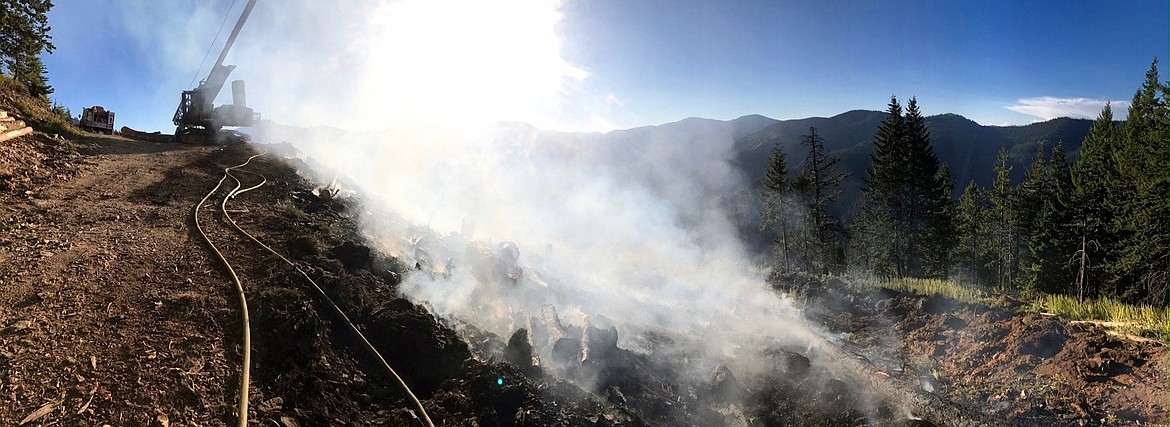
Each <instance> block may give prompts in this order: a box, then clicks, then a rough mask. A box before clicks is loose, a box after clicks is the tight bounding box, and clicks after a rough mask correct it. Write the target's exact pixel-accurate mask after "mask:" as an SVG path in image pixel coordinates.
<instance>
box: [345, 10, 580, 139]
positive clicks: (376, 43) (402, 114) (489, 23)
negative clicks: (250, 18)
mask: <svg viewBox="0 0 1170 427" xmlns="http://www.w3.org/2000/svg"><path fill="white" fill-rule="evenodd" d="M558 7H559V5H558V4H557V2H554V1H491V2H485V1H476V0H472V1H459V0H440V1H435V0H407V1H401V2H384V3H382V4H381V5H379V6H378V7H377V8H375V9H374V10H373V11H372V13H371V14H370V15H369V21H368V25H369V26H368V28H367V30H368V31H366V32H365V38H363V39H360V40H355V41H354V43H353V44H352V45H351V46H353V47H352V48H351V49H364V50H365V51H364V52H351V53H354V54H357V55H360V56H364V57H365V59H366V64H365V67H364V69H363V71H362V72H361V73H360V75H359V79H360V82H359V87H360V88H361V90H362V95H361V99H360V102H361V103H362V104H364V105H366V106H369V107H370V108H371V109H374V110H376V111H382V112H385V113H388V117H387V116H382V117H380V118H381V119H383V120H384V119H386V118H391V119H392V120H394V121H396V122H400V123H401V122H403V121H405V122H407V123H409V124H413V125H434V124H451V123H456V124H461V125H467V124H479V123H490V122H498V121H507V120H525V119H529V118H532V117H542V116H544V117H547V116H550V115H555V114H556V110H557V109H558V105H557V104H558V102H559V100H561V99H562V98H563V95H564V93H565V91H566V85H568V84H571V83H572V82H574V81H579V80H582V79H584V78H585V77H586V76H587V73H586V72H585V71H583V70H581V69H579V68H577V67H574V66H572V65H570V64H568V63H567V62H565V60H564V59H563V58H562V57H561V52H560V39H559V37H558V34H557V31H556V28H557V24H558V23H559V22H560V20H561V14H560V12H559V11H558Z"/></svg>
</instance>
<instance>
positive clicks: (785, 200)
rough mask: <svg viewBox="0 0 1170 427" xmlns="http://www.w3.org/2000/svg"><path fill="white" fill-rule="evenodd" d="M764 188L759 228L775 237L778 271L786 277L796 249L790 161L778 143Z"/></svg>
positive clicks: (773, 149) (769, 163) (765, 175)
mask: <svg viewBox="0 0 1170 427" xmlns="http://www.w3.org/2000/svg"><path fill="white" fill-rule="evenodd" d="M762 184H763V185H762V186H763V188H762V189H761V190H760V194H759V198H760V205H761V206H762V211H761V212H760V226H761V228H762V229H763V230H764V231H770V232H772V233H773V234H772V252H773V254H775V256H776V267H777V270H779V271H780V272H783V273H787V272H788V271H789V268H790V267H791V266H792V263H791V259H790V258H789V255H790V254H791V252H792V248H793V247H794V245H793V242H792V241H791V239H790V237H791V236H790V235H791V234H792V230H791V228H792V227H791V220H790V219H789V218H790V216H791V215H790V212H789V211H790V209H789V205H790V202H789V199H790V196H791V193H792V186H791V183H789V182H788V159H787V157H786V156H785V155H784V150H783V149H782V148H781V147H780V144H779V143H777V144H776V145H774V146H773V147H772V155H771V157H769V158H768V167H767V169H766V170H765V171H764V178H763V182H762Z"/></svg>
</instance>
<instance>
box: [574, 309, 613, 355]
mask: <svg viewBox="0 0 1170 427" xmlns="http://www.w3.org/2000/svg"><path fill="white" fill-rule="evenodd" d="M581 341H582V343H581V347H582V348H583V351H584V353H585V359H593V358H603V357H605V356H606V355H608V354H609V353H610V352H612V351H614V350H617V342H618V333H617V328H616V327H614V326H613V322H611V321H610V320H609V319H608V318H606V317H605V316H600V315H598V316H589V317H587V318H585V328H584V333H582V334H581Z"/></svg>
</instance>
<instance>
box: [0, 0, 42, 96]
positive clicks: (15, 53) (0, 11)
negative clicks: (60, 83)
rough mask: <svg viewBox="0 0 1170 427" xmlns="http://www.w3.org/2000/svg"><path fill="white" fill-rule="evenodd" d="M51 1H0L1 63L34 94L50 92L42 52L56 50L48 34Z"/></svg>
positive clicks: (39, 94) (40, 94)
mask: <svg viewBox="0 0 1170 427" xmlns="http://www.w3.org/2000/svg"><path fill="white" fill-rule="evenodd" d="M52 8H53V2H52V1H50V0H9V1H5V2H0V64H2V65H3V66H4V69H5V70H6V72H7V73H8V74H9V75H10V76H12V78H13V79H15V80H16V81H18V82H21V83H23V84H24V85H25V86H26V87H28V89H29V93H30V94H32V95H33V96H47V95H48V94H50V93H53V88H52V87H51V86H49V84H48V79H47V77H46V76H45V74H46V73H45V67H44V64H43V63H42V62H41V58H40V54H41V52H45V53H52V52H53V50H54V49H55V46H53V43H52V41H51V40H52V36H50V35H49V31H50V30H51V28H50V27H49V10H50V9H52Z"/></svg>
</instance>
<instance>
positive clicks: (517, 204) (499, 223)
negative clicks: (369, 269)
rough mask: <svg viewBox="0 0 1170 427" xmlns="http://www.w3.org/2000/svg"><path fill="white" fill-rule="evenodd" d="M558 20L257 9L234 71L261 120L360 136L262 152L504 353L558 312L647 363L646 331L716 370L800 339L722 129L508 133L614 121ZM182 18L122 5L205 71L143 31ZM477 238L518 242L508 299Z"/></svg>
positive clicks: (517, 4) (414, 294) (296, 137)
mask: <svg viewBox="0 0 1170 427" xmlns="http://www.w3.org/2000/svg"><path fill="white" fill-rule="evenodd" d="M241 3H242V2H241ZM187 6H190V8H191V9H195V10H201V12H199V13H198V14H197V16H200V17H203V18H201V19H203V20H205V21H208V22H210V23H213V24H210V25H209V29H208V30H207V31H193V32H192V34H199V35H200V37H194V38H195V39H198V40H206V39H207V38H209V37H210V34H212V33H214V31H213V29H214V27H215V26H216V25H218V23H217V22H214V20H209V19H208V17H209V16H217V15H218V16H222V10H223V9H224V8H226V6H227V4H226V3H222V2H220V3H215V4H213V5H212V6H213V7H215V8H218V9H219V10H218V11H217V12H216V13H210V12H208V11H207V10H206V9H207V8H208V6H203V7H196V6H195V5H193V4H190V3H188V4H187ZM155 7H159V8H168V10H158V9H153V8H155ZM238 7H239V6H237V8H238ZM557 7H558V5H557V4H556V2H530V1H509V2H479V1H432V0H425V1H423V0H419V1H413V0H410V1H394V2H390V1H382V2H378V3H376V4H375V3H373V2H367V1H350V2H344V1H343V2H318V1H309V0H299V1H282V2H265V1H263V0H262V2H261V4H260V5H259V6H257V8H256V11H255V12H254V14H253V17H252V18H251V20H250V21H249V22H248V24H247V26H246V27H245V30H244V32H243V33H242V34H241V36H240V39H239V40H238V41H237V44H236V47H235V50H234V53H233V54H232V55H231V56H229V61H228V62H229V63H233V64H237V65H239V67H240V68H239V70H238V71H237V72H236V74H235V75H233V78H244V79H246V80H247V81H248V86H249V100H250V101H252V106H253V107H254V108H256V109H257V110H258V111H260V112H262V113H263V114H265V116H266V117H267V118H270V119H272V120H274V121H276V122H280V123H284V124H288V125H298V126H315V125H331V126H336V127H339V128H348V129H357V130H364V131H366V132H363V133H352V132H340V131H339V132H326V131H323V130H321V129H318V132H302V133H292V134H286V136H285V137H283V138H276V137H275V136H274V135H275V134H269V137H270V138H272V139H270V140H269V141H264V142H280V141H281V140H287V141H288V142H290V143H292V144H294V145H296V146H297V147H298V148H300V149H301V150H303V151H304V152H305V153H307V154H308V155H309V156H310V157H312V158H313V159H314V160H316V161H318V162H321V163H323V164H325V165H327V166H329V167H331V168H333V169H336V170H338V171H341V172H343V173H344V174H346V176H347V177H348V178H349V179H351V180H352V181H353V182H355V183H356V184H358V185H359V186H360V187H361V190H362V192H363V194H365V195H366V196H367V197H368V198H369V200H367V202H368V205H369V206H371V210H370V213H369V214H368V215H366V216H364V217H363V227H364V231H365V232H366V233H367V235H368V236H369V237H370V238H371V240H372V241H373V242H374V243H375V244H377V245H379V246H381V249H384V250H387V251H390V252H391V253H392V254H394V255H396V256H399V257H400V258H402V259H403V260H406V261H407V262H408V263H410V264H411V265H413V264H415V263H416V262H417V263H418V265H419V267H420V270H421V272H420V273H418V274H414V275H411V276H410V277H408V278H407V279H406V281H405V283H404V284H403V286H402V290H403V292H404V293H405V294H406V295H408V296H409V297H410V298H413V299H416V300H419V301H425V302H427V303H429V305H430V306H432V307H433V308H434V309H435V310H436V311H437V312H438V313H439V314H440V315H444V316H452V317H456V318H459V319H461V320H462V321H467V322H471V323H474V324H478V325H480V326H481V327H483V328H485V329H487V330H490V331H492V332H495V333H497V334H500V335H503V336H507V334H509V333H510V332H511V331H512V329H513V328H516V327H522V326H523V324H522V323H521V322H522V319H523V318H524V316H533V315H536V312H537V311H538V310H539V309H540V307H541V306H542V305H544V304H553V305H554V306H556V307H557V308H558V310H559V311H561V313H562V318H565V319H566V320H568V321H569V322H572V323H577V324H580V322H582V321H584V317H585V316H597V315H602V316H605V317H607V318H609V319H612V320H613V321H614V323H615V324H616V325H617V326H618V330H619V335H620V336H621V337H622V341H621V344H622V346H623V347H631V348H634V349H639V347H640V346H642V345H643V344H642V343H641V342H640V341H639V339H638V337H639V336H640V334H641V333H642V332H644V331H660V332H670V333H675V334H678V335H677V336H680V337H687V338H688V339H689V340H691V341H688V342H689V343H691V344H693V345H695V346H696V347H695V348H693V350H694V352H695V353H696V354H707V355H709V356H711V357H712V358H713V360H714V359H718V360H720V361H722V360H724V359H728V358H731V357H732V356H734V355H736V354H755V353H756V350H757V349H756V348H753V346H759V345H762V344H763V343H765V342H769V340H772V339H775V338H782V337H785V336H791V335H794V334H797V335H799V334H803V333H807V332H806V331H807V329H805V327H804V326H800V324H799V322H798V321H797V320H795V318H796V316H795V310H794V309H793V308H792V306H791V305H790V303H789V301H787V300H785V299H783V298H780V297H778V296H777V295H775V294H774V293H773V292H772V291H770V290H768V289H767V287H766V285H765V284H764V280H763V272H762V271H761V270H759V269H758V268H757V267H756V266H755V265H753V264H752V262H751V261H750V258H749V257H748V254H747V253H746V252H745V250H744V249H743V247H742V246H741V244H740V242H739V241H738V239H737V237H736V231H735V227H734V226H733V224H732V223H731V222H730V221H729V219H728V210H727V209H726V208H727V207H728V206H729V205H732V204H734V203H735V202H736V201H737V200H736V199H735V198H736V197H742V194H744V190H745V189H746V188H748V183H747V182H745V181H744V178H743V177H742V176H740V175H739V174H738V173H737V171H736V170H735V169H734V168H732V167H730V166H729V164H728V163H727V161H726V160H727V159H728V158H729V157H730V155H729V152H730V149H731V146H732V142H733V133H732V129H731V128H730V127H729V125H727V124H725V123H721V122H714V121H703V120H687V121H684V122H681V123H678V124H675V125H672V126H667V127H661V128H658V129H634V130H629V131H618V132H611V133H609V134H599V133H574V134H568V133H557V132H547V131H541V130H538V129H536V128H534V127H531V126H528V125H524V124H518V123H508V124H498V123H497V122H500V121H504V120H515V121H528V122H534V123H538V124H541V125H544V126H564V127H567V128H597V127H605V125H606V123H607V122H606V119H605V117H607V114H609V113H610V112H611V111H609V110H607V109H609V108H614V106H615V105H619V104H620V102H619V103H615V102H613V100H614V99H616V98H614V96H613V94H611V93H609V92H608V91H605V90H604V89H603V88H598V87H597V85H596V84H595V83H594V82H592V81H591V80H590V76H589V73H588V72H587V71H586V70H581V69H580V68H578V67H575V66H573V65H571V64H570V63H569V62H568V61H566V60H565V59H564V58H562V57H561V53H560V50H559V46H560V38H561V37H563V36H565V35H563V34H560V33H558V30H557V29H558V26H559V24H560V19H561V18H562V17H561V15H560V14H559V13H558V9H557ZM182 8H183V6H182V4H181V3H173V4H172V3H168V4H167V6H161V5H159V6H156V5H154V4H151V5H150V6H144V5H139V7H130V8H129V9H130V10H132V11H133V12H134V15H133V16H130V15H128V16H127V23H128V25H129V26H131V27H133V28H136V29H137V30H136V31H137V32H139V33H141V34H142V36H141V37H142V42H143V43H145V44H148V45H149V46H152V47H153V49H156V50H157V51H158V52H159V56H160V58H172V57H183V58H188V59H189V58H192V57H198V56H199V55H201V54H202V52H201V50H196V51H192V48H191V46H193V45H201V43H194V42H190V41H189V40H187V41H175V40H174V36H175V33H174V32H173V31H170V29H169V28H163V27H152V25H153V24H150V22H151V19H152V17H154V16H155V15H165V16H170V15H168V14H177V15H184V14H189V13H190V11H186V10H182ZM163 21H165V19H161V18H160V21H155V22H163ZM232 21H234V16H233V17H232V18H229V22H228V28H230V26H231V23H232ZM226 31H227V29H225V32H226ZM203 34H207V35H206V36H203ZM217 49H218V48H217ZM214 54H215V52H213V53H212V56H213V57H214ZM193 62H194V61H193V60H184V61H178V62H177V63H180V64H191V63H193ZM160 66H163V65H162V64H160ZM176 72H182V73H189V71H187V70H176ZM184 75H189V74H184ZM184 84H185V82H184ZM170 89H171V90H172V91H173V92H175V93H176V94H177V93H178V90H179V89H182V88H181V87H175V88H170ZM313 135H316V137H314V136H313ZM323 135H329V136H323ZM737 194H738V195H740V196H736V195H737ZM746 194H748V197H750V192H748V193H746ZM472 223H473V224H474V230H475V231H474V235H468V234H471V233H470V231H471V227H468V226H467V225H469V224H472ZM473 240H479V241H487V242H491V243H490V244H486V245H485V246H482V247H483V248H486V249H487V250H488V251H496V250H497V245H498V244H499V243H501V242H515V244H516V248H518V250H519V257H518V258H517V260H516V261H517V262H518V266H519V267H521V268H522V269H523V273H522V275H520V276H519V280H517V281H516V282H517V283H509V282H507V281H506V280H505V281H503V282H501V281H494V282H493V281H491V280H484V277H482V274H481V275H480V276H478V277H477V275H476V273H475V271H476V270H475V267H474V264H475V262H476V260H475V259H474V258H475V253H476V252H475V248H479V247H481V246H472V249H471V250H469V249H468V245H474V243H471V241H473ZM508 251H511V249H508ZM469 254H471V255H472V256H468V255H469ZM496 254H497V255H499V252H496ZM448 258H450V261H448ZM708 372H710V371H708Z"/></svg>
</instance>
